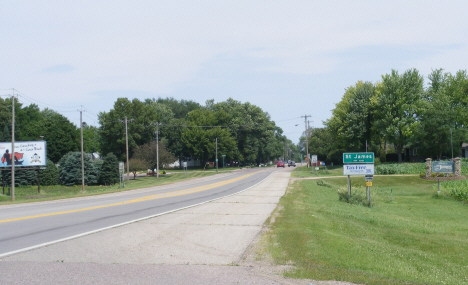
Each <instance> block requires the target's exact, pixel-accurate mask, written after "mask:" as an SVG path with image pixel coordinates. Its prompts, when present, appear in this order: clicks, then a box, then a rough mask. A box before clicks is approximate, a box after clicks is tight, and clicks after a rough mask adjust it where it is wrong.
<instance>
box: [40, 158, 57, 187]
mask: <svg viewBox="0 0 468 285" xmlns="http://www.w3.org/2000/svg"><path fill="white" fill-rule="evenodd" d="M46 167H47V169H45V170H41V172H40V175H39V177H40V178H41V185H42V186H48V185H57V184H59V182H60V181H59V171H58V168H57V167H56V166H55V164H54V163H53V162H52V160H48V161H47V165H46Z"/></svg>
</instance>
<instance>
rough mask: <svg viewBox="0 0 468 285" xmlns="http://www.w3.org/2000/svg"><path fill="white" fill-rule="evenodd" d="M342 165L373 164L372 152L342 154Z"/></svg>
mask: <svg viewBox="0 0 468 285" xmlns="http://www.w3.org/2000/svg"><path fill="white" fill-rule="evenodd" d="M343 163H374V153H373V152H348V153H343Z"/></svg>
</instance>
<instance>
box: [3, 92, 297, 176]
mask: <svg viewBox="0 0 468 285" xmlns="http://www.w3.org/2000/svg"><path fill="white" fill-rule="evenodd" d="M11 104H12V101H11V98H6V99H3V98H0V130H2V132H1V137H0V141H2V142H10V141H11V116H12V106H11ZM125 118H126V120H127V133H128V145H129V158H130V159H132V162H131V163H130V166H131V165H132V163H133V165H134V167H133V168H132V170H133V171H136V170H137V169H138V170H140V169H143V168H156V154H155V144H156V130H158V131H159V133H158V138H159V149H160V160H159V162H160V167H163V166H164V165H167V164H169V163H172V162H174V161H176V160H179V161H181V162H182V161H187V160H189V159H194V160H199V161H200V163H201V165H205V163H206V162H208V161H214V160H215V152H216V141H217V150H218V156H219V158H221V155H226V162H230V163H236V165H237V164H238V163H239V164H240V165H243V164H259V163H263V162H267V161H270V160H276V159H278V158H279V157H281V156H282V154H283V152H284V146H285V144H286V143H289V144H291V141H289V140H288V139H287V138H286V137H285V136H284V135H283V131H282V129H281V128H279V127H278V126H276V124H275V122H274V121H272V120H271V118H270V115H269V114H268V113H266V112H264V111H263V110H262V109H261V108H260V107H258V106H255V105H252V104H250V103H249V102H246V103H242V102H239V101H236V100H234V99H232V98H230V99H228V100H226V101H224V102H218V103H215V102H214V100H209V101H207V102H206V104H205V105H204V106H203V105H201V104H199V103H197V102H194V101H191V100H176V99H174V98H158V99H154V98H153V99H146V100H143V101H141V100H139V99H133V100H129V99H128V98H118V99H117V100H116V101H115V103H114V106H113V108H112V109H111V110H109V111H108V112H101V113H99V115H98V122H99V127H94V126H90V125H88V124H86V122H83V140H84V151H85V152H86V153H94V152H97V153H100V155H101V156H102V157H103V159H105V158H106V157H108V156H110V157H111V158H109V159H110V160H112V165H114V164H115V163H116V161H118V160H120V161H126V132H125V123H124V122H125ZM80 139H81V135H80V128H79V126H75V125H74V124H72V123H71V122H70V121H69V120H68V119H67V118H66V117H64V116H63V115H61V114H59V113H58V112H56V111H54V110H51V109H47V108H46V109H44V110H40V108H39V107H38V106H37V105H36V104H30V105H29V106H23V104H22V103H20V102H18V100H15V140H16V141H37V140H45V141H46V142H47V159H48V160H49V161H50V162H54V163H59V162H60V163H62V164H64V165H74V163H76V162H75V159H72V158H71V157H75V156H76V155H70V154H69V153H73V152H77V151H79V150H80V145H81V141H80ZM64 157H66V158H67V159H72V160H73V162H66V161H65V160H63V159H64ZM114 157H115V158H116V159H114ZM89 165H91V164H89ZM99 167H100V165H99ZM99 167H97V168H99ZM88 168H89V171H90V172H89V173H90V174H89V182H87V184H89V185H92V184H96V183H99V181H106V180H102V179H99V177H98V176H99V171H98V170H93V169H95V168H96V167H95V166H93V167H91V166H90V167H88ZM55 172H57V171H55ZM55 172H54V173H55ZM67 173H71V172H70V171H68V170H67V171H66V172H63V174H60V177H59V178H60V179H59V181H60V183H61V184H64V185H71V183H72V182H70V181H73V179H71V178H70V177H68V178H67V176H70V175H68V174H67ZM2 175H3V174H2ZM101 176H102V175H101ZM31 179H32V178H31ZM31 179H30V180H31ZM87 179H88V178H87ZM114 180H115V178H113V179H112V181H114ZM80 183H81V182H80Z"/></svg>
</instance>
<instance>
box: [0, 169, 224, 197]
mask: <svg viewBox="0 0 468 285" xmlns="http://www.w3.org/2000/svg"><path fill="white" fill-rule="evenodd" d="M220 172H222V171H220ZM168 173H172V174H166V175H160V176H159V180H158V179H156V176H147V177H146V176H145V177H137V179H136V180H134V179H133V175H130V183H129V184H127V180H125V187H124V188H119V184H115V185H113V186H85V192H84V193H83V192H81V185H79V186H71V187H67V186H60V185H57V186H41V193H38V191H37V186H20V187H15V202H12V201H11V197H10V196H9V193H8V189H7V188H5V194H6V195H3V194H0V205H6V204H13V203H26V202H37V201H47V200H56V199H65V198H74V197H82V196H90V195H99V194H106V193H113V192H120V191H126V190H132V189H139V188H147V187H151V186H157V185H163V184H168V183H173V182H177V181H180V180H186V179H191V178H197V177H205V176H211V175H215V174H216V171H188V172H187V175H185V174H184V173H183V172H182V171H168ZM0 191H2V188H0ZM1 193H3V191H2V192H1Z"/></svg>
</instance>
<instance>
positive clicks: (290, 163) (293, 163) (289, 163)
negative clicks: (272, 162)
mask: <svg viewBox="0 0 468 285" xmlns="http://www.w3.org/2000/svg"><path fill="white" fill-rule="evenodd" d="M290 166H294V167H296V163H295V162H294V161H292V160H290V161H289V162H288V167H290Z"/></svg>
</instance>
